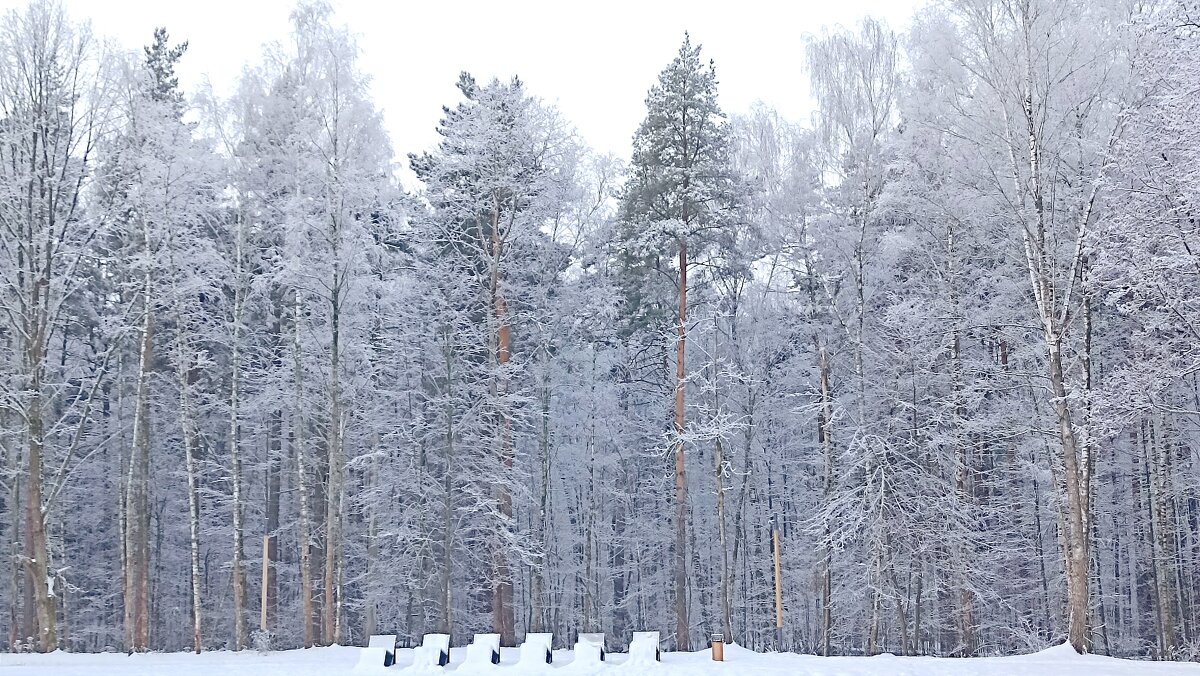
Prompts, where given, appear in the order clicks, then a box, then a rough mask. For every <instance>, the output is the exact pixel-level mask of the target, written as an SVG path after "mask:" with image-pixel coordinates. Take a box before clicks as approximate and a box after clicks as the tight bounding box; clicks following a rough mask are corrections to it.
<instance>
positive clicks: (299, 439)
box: [291, 293, 316, 648]
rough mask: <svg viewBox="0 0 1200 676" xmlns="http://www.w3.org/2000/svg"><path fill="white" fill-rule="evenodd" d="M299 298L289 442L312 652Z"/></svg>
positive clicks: (305, 613)
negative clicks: (294, 459)
mask: <svg viewBox="0 0 1200 676" xmlns="http://www.w3.org/2000/svg"><path fill="white" fill-rule="evenodd" d="M300 317H301V311H300V294H298V293H297V294H296V297H295V300H294V302H293V305H292V369H293V387H295V392H294V394H293V397H294V399H295V401H294V402H293V405H292V425H291V427H292V429H291V435H292V436H291V440H292V447H293V451H294V452H295V455H296V502H297V503H299V506H300V524H299V527H300V543H299V544H300V547H299V548H300V602H301V613H302V618H301V619H302V622H301V624H302V625H303V627H304V647H305V648H311V647H313V644H314V643H315V642H316V638H315V636H314V632H313V622H314V621H315V617H316V615H315V611H314V609H313V580H312V525H311V524H312V517H311V516H310V515H309V504H308V459H307V456H308V453H307V451H306V450H305V448H306V443H305V441H304V436H305V434H306V433H307V426H306V425H305V421H304V366H303V362H302V360H301V352H300Z"/></svg>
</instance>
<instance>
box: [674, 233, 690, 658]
mask: <svg viewBox="0 0 1200 676" xmlns="http://www.w3.org/2000/svg"><path fill="white" fill-rule="evenodd" d="M687 266H688V250H687V242H686V241H684V240H683V239H682V238H681V239H679V323H678V339H677V341H676V343H675V434H676V435H677V437H678V439H677V440H676V442H675V648H676V649H677V650H680V651H688V650H691V637H690V632H691V623H690V622H689V621H688V598H687V597H688V588H687V582H688V575H687V480H686V476H685V475H684V469H685V465H684V455H683V433H684V429H685V425H686V418H685V416H686V408H685V405H684V404H685V401H684V387H685V378H686V373H687Z"/></svg>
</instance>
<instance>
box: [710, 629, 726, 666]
mask: <svg viewBox="0 0 1200 676" xmlns="http://www.w3.org/2000/svg"><path fill="white" fill-rule="evenodd" d="M712 658H713V662H724V661H725V635H724V634H713V635H712Z"/></svg>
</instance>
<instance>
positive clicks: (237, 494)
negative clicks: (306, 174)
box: [229, 217, 246, 650]
mask: <svg viewBox="0 0 1200 676" xmlns="http://www.w3.org/2000/svg"><path fill="white" fill-rule="evenodd" d="M237 227H238V233H237V235H236V236H237V244H236V246H237V252H236V254H235V255H236V256H237V270H236V273H237V281H236V282H235V287H234V292H233V294H234V297H233V327H232V328H233V335H232V337H231V345H232V348H231V350H230V357H229V360H230V380H229V460H230V477H229V480H230V484H232V487H233V496H232V498H233V571H232V572H233V645H234V650H241V649H242V648H244V647H246V572H245V570H244V565H243V558H244V556H245V554H244V550H243V537H244V535H245V533H244V528H245V524H244V523H243V509H242V455H241V438H240V437H241V420H240V416H241V412H240V405H241V397H242V392H241V387H242V383H241V378H242V364H241V362H242V352H241V342H242V337H241V329H242V310H243V303H244V299H243V296H242V283H243V280H242V276H243V274H244V270H243V256H244V252H243V249H242V247H243V245H244V242H243V238H244V236H245V235H244V232H243V230H244V224H243V223H242V222H241V219H240V217H239V221H238V224H237Z"/></svg>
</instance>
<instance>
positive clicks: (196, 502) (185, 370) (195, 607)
mask: <svg viewBox="0 0 1200 676" xmlns="http://www.w3.org/2000/svg"><path fill="white" fill-rule="evenodd" d="M182 315H183V313H182V312H180V311H178V310H177V311H176V313H175V316H176V321H178V322H179V323H180V324H181V326H180V329H179V330H178V331H176V363H177V366H176V368H177V370H178V371H177V374H178V378H179V422H180V425H181V426H182V427H183V452H184V464H185V468H186V471H187V487H188V496H187V497H188V544H189V549H190V554H191V592H192V649H193V650H195V651H196V654H199V653H200V651H201V649H202V648H203V637H202V634H201V628H202V624H201V615H202V605H201V596H200V582H201V578H200V495H199V486H198V483H199V474H198V472H197V469H196V438H197V435H196V423H195V413H194V411H193V410H192V398H191V375H192V365H191V364H192V362H191V356H190V355H189V354H188V352H187V346H186V343H185V342H184V341H185V338H184V335H185V332H186V329H185V327H184V326H183V324H184V319H183V316H182Z"/></svg>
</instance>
